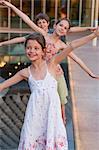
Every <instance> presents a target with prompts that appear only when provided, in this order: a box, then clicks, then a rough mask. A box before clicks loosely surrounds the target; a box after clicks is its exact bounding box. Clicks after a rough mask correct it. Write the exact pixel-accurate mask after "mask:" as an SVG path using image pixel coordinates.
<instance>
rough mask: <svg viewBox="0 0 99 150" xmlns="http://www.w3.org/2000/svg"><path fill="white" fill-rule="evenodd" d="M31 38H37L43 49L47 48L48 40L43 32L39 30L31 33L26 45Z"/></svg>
mask: <svg viewBox="0 0 99 150" xmlns="http://www.w3.org/2000/svg"><path fill="white" fill-rule="evenodd" d="M29 40H36V41H37V42H38V43H39V44H40V45H41V47H42V50H43V49H44V48H45V46H46V41H45V38H44V36H43V35H42V34H41V33H38V32H34V33H33V34H30V35H29V36H28V37H27V38H26V41H25V47H26V45H27V42H28V41H29Z"/></svg>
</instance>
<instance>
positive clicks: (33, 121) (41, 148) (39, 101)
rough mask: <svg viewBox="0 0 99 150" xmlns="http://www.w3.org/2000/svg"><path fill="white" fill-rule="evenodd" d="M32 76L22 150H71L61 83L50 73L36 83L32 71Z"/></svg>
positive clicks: (21, 141)
mask: <svg viewBox="0 0 99 150" xmlns="http://www.w3.org/2000/svg"><path fill="white" fill-rule="evenodd" d="M29 73H30V76H29V79H28V82H29V86H30V89H31V95H30V99H29V102H28V105H27V109H26V114H25V119H24V124H23V127H22V131H21V136H20V143H19V147H18V150H68V142H67V135H66V129H65V126H64V124H63V120H62V116H61V106H60V99H59V95H58V93H57V81H56V80H55V79H54V77H53V76H52V75H51V74H50V73H49V72H48V70H47V73H46V76H45V78H44V79H43V80H35V79H34V78H33V76H32V74H31V72H30V68H29Z"/></svg>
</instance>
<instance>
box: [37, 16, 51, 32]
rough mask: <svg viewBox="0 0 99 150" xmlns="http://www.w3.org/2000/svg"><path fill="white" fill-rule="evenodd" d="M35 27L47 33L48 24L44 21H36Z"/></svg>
mask: <svg viewBox="0 0 99 150" xmlns="http://www.w3.org/2000/svg"><path fill="white" fill-rule="evenodd" d="M37 26H38V27H40V28H42V29H43V30H44V31H46V32H48V26H49V23H48V22H47V21H46V20H45V19H40V20H38V21H37Z"/></svg>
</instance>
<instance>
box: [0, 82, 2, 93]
mask: <svg viewBox="0 0 99 150" xmlns="http://www.w3.org/2000/svg"><path fill="white" fill-rule="evenodd" d="M2 91H3V88H2V84H1V83H0V92H2Z"/></svg>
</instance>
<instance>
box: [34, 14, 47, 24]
mask: <svg viewBox="0 0 99 150" xmlns="http://www.w3.org/2000/svg"><path fill="white" fill-rule="evenodd" d="M40 19H45V20H46V21H47V22H49V17H48V15H47V14H44V13H39V14H38V15H36V17H35V20H34V22H35V24H36V25H37V22H38V21H39V20H40Z"/></svg>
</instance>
